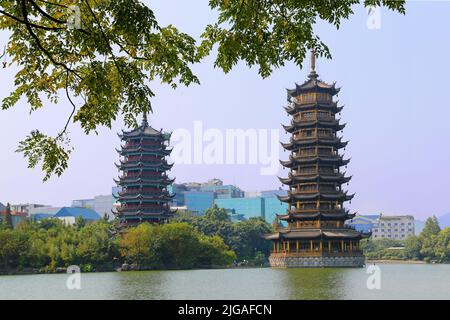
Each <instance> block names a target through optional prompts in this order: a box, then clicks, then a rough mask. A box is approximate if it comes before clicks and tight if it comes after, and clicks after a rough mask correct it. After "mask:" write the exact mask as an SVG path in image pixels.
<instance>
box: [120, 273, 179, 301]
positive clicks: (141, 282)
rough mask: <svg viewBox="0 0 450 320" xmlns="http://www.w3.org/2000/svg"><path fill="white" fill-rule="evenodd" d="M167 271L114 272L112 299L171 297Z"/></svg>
mask: <svg viewBox="0 0 450 320" xmlns="http://www.w3.org/2000/svg"><path fill="white" fill-rule="evenodd" d="M169 275H170V273H169V272H164V271H134V272H133V271H132V272H120V273H115V274H114V283H115V285H116V287H115V288H114V290H113V292H112V295H113V297H112V299H120V300H131V299H171V296H170V291H169V290H168V289H169V287H168V285H167V283H168V282H169V279H168V278H169Z"/></svg>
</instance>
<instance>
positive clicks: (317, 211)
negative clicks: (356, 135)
mask: <svg viewBox="0 0 450 320" xmlns="http://www.w3.org/2000/svg"><path fill="white" fill-rule="evenodd" d="M338 92H339V88H336V86H335V83H333V84H327V83H325V82H323V81H321V80H320V79H319V77H318V75H317V73H316V70H315V55H314V51H311V70H310V73H309V76H308V79H307V80H306V82H304V83H303V84H302V85H298V84H296V87H295V88H294V89H292V90H290V89H288V90H287V96H288V97H287V99H288V103H289V104H288V107H286V108H285V109H286V111H287V113H288V114H289V115H290V116H292V120H291V124H290V125H286V126H283V127H284V129H285V130H286V132H289V133H290V134H291V138H290V141H289V142H288V143H282V146H283V148H284V149H285V150H287V151H289V152H290V156H289V160H287V161H280V162H281V164H282V166H284V167H285V168H288V169H289V170H290V172H289V175H288V177H287V178H280V181H281V182H282V183H283V184H284V185H286V186H288V188H289V190H288V194H287V196H280V197H279V199H280V200H281V201H283V202H286V203H287V204H288V209H287V212H286V214H283V215H277V219H278V220H281V221H284V225H285V227H284V226H283V225H282V224H279V223H275V224H274V226H275V229H276V232H275V233H273V234H270V235H266V236H265V238H266V239H269V240H272V241H273V249H272V252H271V255H270V257H269V261H270V265H271V266H272V267H332V266H335V267H362V266H363V265H364V256H363V254H362V252H361V250H360V247H359V241H360V239H361V238H362V237H363V236H364V235H363V234H361V233H360V232H357V231H355V230H354V229H351V228H350V227H347V226H346V225H345V224H344V222H345V221H346V220H348V219H351V218H352V217H353V216H354V214H350V213H349V212H348V210H346V209H345V208H344V206H343V204H344V202H346V201H349V200H351V199H352V198H353V195H352V194H348V193H347V191H344V189H343V188H342V185H343V184H347V183H348V182H349V181H350V179H351V177H347V176H346V175H345V172H343V171H342V169H341V168H342V167H343V166H346V165H347V164H348V162H349V160H348V159H344V158H343V156H342V155H341V154H340V152H339V150H341V149H342V148H345V146H346V145H347V141H343V140H342V138H341V137H339V136H338V134H337V133H338V132H339V131H342V129H343V128H344V127H345V124H341V123H340V121H339V119H337V118H336V114H339V113H340V112H341V110H342V107H340V106H338V105H337V102H335V101H333V97H334V96H335V95H336V94H337V93H338Z"/></svg>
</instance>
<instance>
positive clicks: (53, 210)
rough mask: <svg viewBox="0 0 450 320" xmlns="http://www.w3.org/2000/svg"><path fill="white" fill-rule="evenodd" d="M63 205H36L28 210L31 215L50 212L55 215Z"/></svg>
mask: <svg viewBox="0 0 450 320" xmlns="http://www.w3.org/2000/svg"><path fill="white" fill-rule="evenodd" d="M61 208H62V207H53V206H44V207H36V208H31V209H30V211H29V212H28V214H29V216H30V217H31V216H33V215H35V214H50V215H55V214H56V213H57V212H58V211H59V210H61Z"/></svg>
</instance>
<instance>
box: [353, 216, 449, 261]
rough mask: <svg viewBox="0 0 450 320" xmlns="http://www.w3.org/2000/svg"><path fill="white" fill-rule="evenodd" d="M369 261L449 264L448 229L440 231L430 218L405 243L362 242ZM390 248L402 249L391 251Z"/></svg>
mask: <svg viewBox="0 0 450 320" xmlns="http://www.w3.org/2000/svg"><path fill="white" fill-rule="evenodd" d="M361 247H362V248H363V250H364V252H365V254H366V256H367V257H368V258H369V259H404V260H406V259H411V260H423V261H427V262H431V261H434V262H440V263H449V262H450V228H444V229H442V230H441V228H440V227H439V223H438V220H437V218H436V217H434V216H433V217H430V218H428V219H427V221H426V223H425V227H424V229H423V230H422V232H421V233H420V234H419V235H418V236H409V237H408V238H406V239H405V241H398V240H390V239H379V240H368V241H367V242H364V241H362V242H361ZM390 247H404V249H403V250H392V249H389V248H390Z"/></svg>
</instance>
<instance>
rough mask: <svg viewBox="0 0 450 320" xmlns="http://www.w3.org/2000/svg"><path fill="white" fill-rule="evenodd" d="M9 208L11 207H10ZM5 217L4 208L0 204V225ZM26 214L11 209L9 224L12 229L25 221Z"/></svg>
mask: <svg viewBox="0 0 450 320" xmlns="http://www.w3.org/2000/svg"><path fill="white" fill-rule="evenodd" d="M10 208H11V207H10ZM5 217H6V206H5V205H3V204H2V203H0V224H3V223H4V220H5ZM27 217H28V214H27V213H26V212H19V211H15V210H12V208H11V223H12V227H13V228H16V227H17V226H18V225H19V224H20V223H21V222H23V221H25V220H27Z"/></svg>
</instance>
